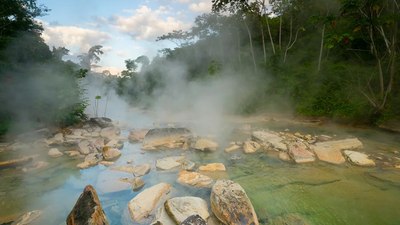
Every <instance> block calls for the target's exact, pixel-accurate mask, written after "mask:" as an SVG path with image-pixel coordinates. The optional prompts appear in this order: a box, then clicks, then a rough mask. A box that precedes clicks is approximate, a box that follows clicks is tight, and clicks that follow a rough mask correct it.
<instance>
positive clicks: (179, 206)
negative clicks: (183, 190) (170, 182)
mask: <svg viewBox="0 0 400 225" xmlns="http://www.w3.org/2000/svg"><path fill="white" fill-rule="evenodd" d="M164 207H165V210H166V211H167V213H168V215H170V217H171V218H172V219H173V220H174V221H175V222H176V223H177V224H180V223H182V222H183V221H185V219H187V218H188V217H190V216H191V215H199V216H200V217H201V218H203V219H204V220H207V218H208V217H210V213H209V212H208V207H207V202H206V201H205V200H203V199H201V198H198V197H191V196H187V197H175V198H171V199H168V200H167V201H166V202H165V203H164Z"/></svg>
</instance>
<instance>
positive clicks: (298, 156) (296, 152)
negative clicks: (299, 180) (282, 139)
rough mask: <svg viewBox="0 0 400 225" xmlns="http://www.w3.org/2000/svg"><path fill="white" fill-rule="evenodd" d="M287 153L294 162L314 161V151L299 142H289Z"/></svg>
mask: <svg viewBox="0 0 400 225" xmlns="http://www.w3.org/2000/svg"><path fill="white" fill-rule="evenodd" d="M288 146H289V152H288V153H289V155H290V156H291V157H292V159H293V160H294V161H295V162H296V163H307V162H313V161H315V156H314V153H312V152H310V151H309V150H308V149H307V146H306V145H305V144H304V143H302V142H300V141H296V142H291V143H289V145H288Z"/></svg>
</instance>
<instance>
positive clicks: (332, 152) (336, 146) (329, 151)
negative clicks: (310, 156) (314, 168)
mask: <svg viewBox="0 0 400 225" xmlns="http://www.w3.org/2000/svg"><path fill="white" fill-rule="evenodd" d="M362 146H363V145H362V143H361V141H360V140H358V139H357V138H349V139H344V140H337V141H325V142H318V143H316V144H315V145H312V146H311V149H312V150H313V151H314V152H315V154H316V155H317V157H318V159H319V160H321V161H325V162H328V163H332V164H342V163H344V162H345V161H346V160H345V158H344V157H343V155H342V150H351V149H358V148H362Z"/></svg>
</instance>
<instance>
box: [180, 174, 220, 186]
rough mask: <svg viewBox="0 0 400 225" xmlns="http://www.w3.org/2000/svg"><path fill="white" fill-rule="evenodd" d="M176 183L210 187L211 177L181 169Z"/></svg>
mask: <svg viewBox="0 0 400 225" xmlns="http://www.w3.org/2000/svg"><path fill="white" fill-rule="evenodd" d="M177 181H178V183H180V184H185V185H190V186H194V187H200V188H203V187H211V184H212V182H213V179H211V178H210V177H208V176H205V175H202V174H200V173H197V172H189V171H185V170H182V171H181V172H179V174H178V180H177Z"/></svg>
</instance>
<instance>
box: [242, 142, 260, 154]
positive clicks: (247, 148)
mask: <svg viewBox="0 0 400 225" xmlns="http://www.w3.org/2000/svg"><path fill="white" fill-rule="evenodd" d="M260 148H261V145H260V144H258V143H257V142H255V141H245V142H244V144H243V151H244V153H254V152H256V151H258V150H259V149H260Z"/></svg>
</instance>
